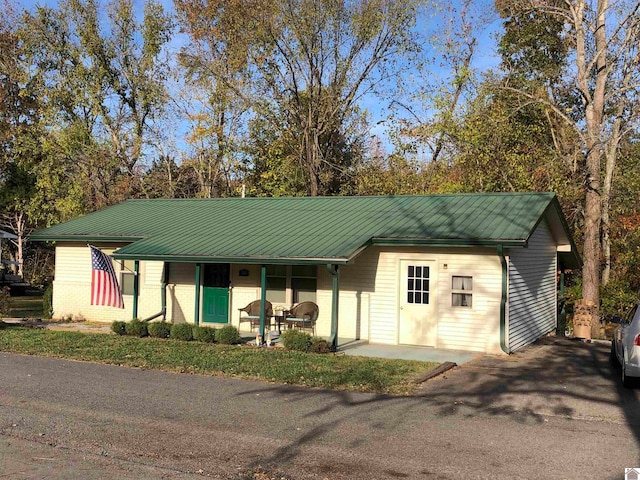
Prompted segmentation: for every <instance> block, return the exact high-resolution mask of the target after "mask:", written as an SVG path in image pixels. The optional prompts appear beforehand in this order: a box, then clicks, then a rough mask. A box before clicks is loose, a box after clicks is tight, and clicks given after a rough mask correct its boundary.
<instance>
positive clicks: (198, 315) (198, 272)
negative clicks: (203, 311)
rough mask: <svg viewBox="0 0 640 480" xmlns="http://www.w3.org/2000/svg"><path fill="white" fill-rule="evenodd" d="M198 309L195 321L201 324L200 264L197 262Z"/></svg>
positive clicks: (194, 317) (196, 323)
mask: <svg viewBox="0 0 640 480" xmlns="http://www.w3.org/2000/svg"><path fill="white" fill-rule="evenodd" d="M195 283H196V310H195V314H194V316H193V323H194V324H195V325H200V264H199V263H196V279H195Z"/></svg>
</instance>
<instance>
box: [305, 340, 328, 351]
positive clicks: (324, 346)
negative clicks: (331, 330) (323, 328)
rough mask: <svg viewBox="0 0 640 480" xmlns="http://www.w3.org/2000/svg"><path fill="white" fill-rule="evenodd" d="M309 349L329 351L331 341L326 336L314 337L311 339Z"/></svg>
mask: <svg viewBox="0 0 640 480" xmlns="http://www.w3.org/2000/svg"><path fill="white" fill-rule="evenodd" d="M309 351H310V352H311V353H329V352H330V351H331V349H330V348H329V342H327V341H326V340H325V339H324V338H318V337H313V338H312V339H311V345H310V346H309Z"/></svg>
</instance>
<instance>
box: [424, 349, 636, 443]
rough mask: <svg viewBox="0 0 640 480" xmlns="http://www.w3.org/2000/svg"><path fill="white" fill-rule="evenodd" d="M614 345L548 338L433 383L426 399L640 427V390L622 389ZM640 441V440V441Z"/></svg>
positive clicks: (511, 412)
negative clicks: (612, 356)
mask: <svg viewBox="0 0 640 480" xmlns="http://www.w3.org/2000/svg"><path fill="white" fill-rule="evenodd" d="M609 348H610V344H609V342H599V343H585V342H583V341H581V340H577V339H569V338H564V337H545V338H542V339H540V340H539V341H538V342H536V343H535V344H533V345H530V346H528V347H526V348H524V349H522V350H520V351H518V352H516V353H515V354H513V355H510V356H508V357H507V356H497V357H492V356H483V357H479V358H477V359H475V360H473V361H471V362H469V363H466V364H465V365H463V366H462V367H459V368H455V369H453V370H450V371H449V372H447V373H446V374H445V375H443V376H441V377H437V378H435V379H433V380H431V381H430V382H427V383H426V384H425V385H424V387H423V388H422V390H421V392H420V395H422V396H423V398H425V399H429V400H430V401H432V402H434V403H435V404H440V403H443V404H445V405H446V406H447V408H450V406H451V403H452V402H454V403H455V405H456V406H460V407H462V406H465V407H466V408H468V409H473V410H474V411H475V412H482V413H485V414H489V415H494V416H511V415H516V416H517V417H518V418H522V417H523V416H529V417H531V418H532V419H538V418H539V417H540V416H546V417H562V418H569V419H576V420H577V419H582V420H606V421H610V422H615V423H619V424H629V425H635V426H636V429H635V433H638V429H637V425H638V423H640V408H639V407H640V403H639V402H638V390H637V389H633V390H629V389H625V388H623V387H622V385H621V383H620V381H619V376H620V370H619V369H618V368H616V367H614V366H612V365H611V364H610V362H609ZM639 438H640V437H639Z"/></svg>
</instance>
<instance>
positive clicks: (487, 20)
mask: <svg viewBox="0 0 640 480" xmlns="http://www.w3.org/2000/svg"><path fill="white" fill-rule="evenodd" d="M99 1H100V0H99ZM462 1H464V0H462ZM469 1H470V2H471V7H470V9H469V12H470V13H469V15H470V17H471V18H472V20H473V22H475V23H480V24H481V26H480V27H478V28H476V29H474V35H475V36H476V37H477V39H478V47H477V49H476V53H475V55H474V58H473V62H472V68H473V69H475V70H476V72H478V73H479V74H481V73H482V72H484V71H486V70H487V69H489V68H492V67H495V66H496V65H497V64H498V57H497V54H496V47H495V40H494V38H495V34H496V32H497V31H498V30H499V28H500V21H499V19H497V18H496V15H495V13H493V1H492V0H469ZM17 3H19V4H20V5H21V6H22V7H24V8H26V9H29V10H30V9H32V8H34V7H35V6H36V5H41V6H51V7H55V6H57V4H58V1H57V0H22V1H20V2H17ZM100 3H101V4H102V5H104V4H106V3H107V2H106V1H104V0H102V1H100ZM160 3H161V4H162V5H163V6H164V7H165V8H166V9H167V10H169V11H172V10H173V1H172V0H161V2H160ZM143 5H144V1H142V0H134V6H135V8H136V11H138V12H139V14H140V15H141V14H142V8H143ZM462 10H464V5H463V4H462V3H461V0H453V2H449V3H444V2H436V3H435V5H433V6H432V7H431V8H429V14H428V15H427V17H428V18H425V19H423V20H421V22H420V23H419V24H418V27H417V28H418V30H421V31H422V33H424V34H425V35H427V36H431V35H435V33H436V32H439V35H437V36H438V38H439V39H440V40H442V32H443V28H444V27H446V25H448V24H449V23H448V19H449V18H451V16H454V17H458V16H459V13H460V12H461V11H462ZM480 18H482V19H483V20H482V21H481V22H479V21H478V19H480ZM455 28H456V27H455V25H454V27H453V30H455ZM183 42H184V37H181V36H180V35H177V34H176V36H175V37H174V39H173V40H172V42H171V44H170V46H169V49H170V51H171V52H176V51H178V50H179V48H180V46H181V44H182V43H183ZM428 48H429V50H428V54H429V56H430V57H431V58H432V59H433V61H432V62H431V63H430V64H429V66H428V68H427V69H426V70H425V72H428V73H424V74H422V75H420V74H418V73H417V72H416V71H408V72H406V83H407V84H408V85H409V90H411V89H414V90H413V91H414V92H417V91H419V89H421V88H424V86H425V82H426V81H431V82H433V83H438V82H445V83H446V80H447V78H449V77H450V72H449V71H448V70H447V68H443V67H442V66H441V64H442V58H441V57H439V53H438V51H437V49H434V48H431V47H428ZM425 75H428V79H425V78H424V76H425ZM410 94H411V91H409V92H408V93H407V95H406V96H405V97H404V98H401V99H400V100H402V101H403V102H405V103H407V102H408V103H409V104H410V105H411V107H412V109H414V108H415V112H416V113H417V114H418V116H419V117H420V118H423V119H424V120H426V119H428V117H429V116H430V115H431V114H432V111H431V110H430V107H429V103H428V102H423V104H422V105H419V104H418V103H419V102H418V103H416V101H415V99H413V100H412V99H411V97H410ZM389 104H390V101H389V100H385V101H381V100H380V99H379V98H376V97H374V96H372V95H368V96H364V97H363V99H362V101H361V107H362V108H364V109H365V110H366V111H367V112H368V114H369V120H370V124H371V130H370V134H371V136H372V137H376V138H377V139H378V140H379V141H380V142H381V144H382V146H383V147H384V149H385V150H386V151H387V152H388V151H389V150H390V149H391V148H392V147H391V145H390V142H389V138H388V131H389V128H390V125H389V122H388V117H389V115H390V114H391V109H390V108H389ZM186 131H187V125H186V124H185V123H184V122H177V123H176V125H174V127H173V131H172V134H173V135H174V139H173V140H174V143H175V145H176V146H177V147H178V149H183V148H185V146H186V142H185V135H186Z"/></svg>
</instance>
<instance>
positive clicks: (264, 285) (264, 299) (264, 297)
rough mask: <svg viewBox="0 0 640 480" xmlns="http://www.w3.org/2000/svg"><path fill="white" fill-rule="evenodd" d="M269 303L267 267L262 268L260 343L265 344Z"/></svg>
mask: <svg viewBox="0 0 640 480" xmlns="http://www.w3.org/2000/svg"><path fill="white" fill-rule="evenodd" d="M266 303H267V266H266V265H262V266H261V268H260V341H261V342H263V343H264V324H265V318H264V316H265V311H264V310H265V306H266Z"/></svg>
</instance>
